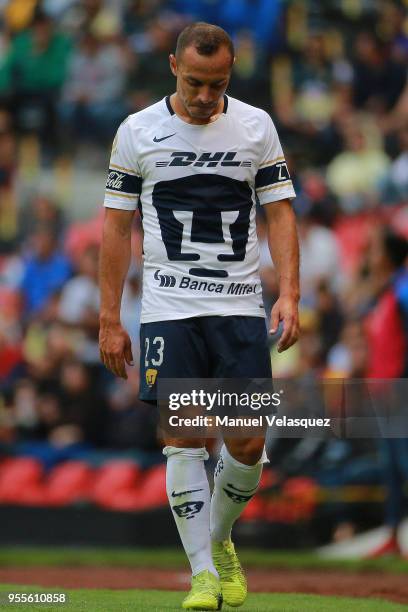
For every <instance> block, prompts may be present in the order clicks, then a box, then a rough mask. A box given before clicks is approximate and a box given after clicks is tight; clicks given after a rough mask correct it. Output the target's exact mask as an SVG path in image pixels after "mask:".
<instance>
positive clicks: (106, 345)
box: [99, 323, 134, 379]
mask: <svg viewBox="0 0 408 612" xmlns="http://www.w3.org/2000/svg"><path fill="white" fill-rule="evenodd" d="M99 352H100V356H101V361H102V363H103V364H104V366H105V367H106V368H108V370H110V371H111V372H113V374H115V376H119V377H120V378H124V379H127V374H126V368H125V365H126V363H127V364H129V365H134V363H133V355H132V343H131V340H130V337H129V334H128V333H127V331H126V330H125V329H124V328H123V327H122V325H121V324H120V323H104V324H101V327H100V330H99Z"/></svg>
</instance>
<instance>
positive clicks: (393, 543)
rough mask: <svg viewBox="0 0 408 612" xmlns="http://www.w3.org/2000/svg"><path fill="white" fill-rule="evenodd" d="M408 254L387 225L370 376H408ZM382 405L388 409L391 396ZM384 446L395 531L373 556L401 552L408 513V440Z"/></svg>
mask: <svg viewBox="0 0 408 612" xmlns="http://www.w3.org/2000/svg"><path fill="white" fill-rule="evenodd" d="M407 256H408V241H407V240H406V239H405V238H402V237H400V236H398V235H397V234H395V233H394V232H392V231H391V230H389V229H382V228H381V229H379V231H378V232H376V233H375V234H374V235H373V239H372V242H371V245H370V250H369V257H368V265H369V281H371V286H372V299H371V303H369V304H367V307H368V309H369V311H368V314H367V316H366V321H365V328H366V333H367V340H368V363H367V376H368V377H369V378H374V379H386V378H390V379H399V378H406V377H407V375H408V331H407V330H408V270H407V268H406V265H405V264H406V261H407ZM385 334H386V342H384V335H385ZM389 393H391V391H390V390H388V394H389ZM380 404H381V409H382V410H384V409H386V397H383V398H382V401H380ZM381 450H382V462H383V463H382V467H383V470H384V475H383V477H384V482H385V483H386V485H387V489H388V496H387V502H386V508H385V521H386V524H387V525H388V527H389V534H390V535H389V538H388V540H386V541H385V542H384V543H383V544H382V545H381V546H379V547H378V548H377V549H375V550H373V551H372V553H371V555H370V556H372V557H377V556H382V555H383V554H389V553H392V552H399V543H398V526H399V524H400V522H401V520H402V517H403V512H404V482H405V481H406V480H407V479H408V439H406V438H392V439H391V438H390V439H387V438H384V439H383V440H382V441H381Z"/></svg>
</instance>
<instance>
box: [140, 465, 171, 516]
mask: <svg viewBox="0 0 408 612" xmlns="http://www.w3.org/2000/svg"><path fill="white" fill-rule="evenodd" d="M139 495H140V498H141V500H142V507H143V508H153V507H156V506H163V505H166V504H167V503H168V501H167V493H166V466H165V465H164V464H160V465H155V466H154V467H151V468H149V469H148V470H146V471H145V473H144V477H143V481H142V483H141V486H140V488H139Z"/></svg>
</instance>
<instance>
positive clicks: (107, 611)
mask: <svg viewBox="0 0 408 612" xmlns="http://www.w3.org/2000/svg"><path fill="white" fill-rule="evenodd" d="M8 592H13V593H16V592H18V593H35V592H42V593H44V592H47V593H51V592H64V593H66V594H67V595H68V602H67V603H65V604H53V605H51V606H47V604H37V605H36V604H29V605H24V604H14V605H13V604H11V605H7V604H5V601H6V593H8ZM0 593H1V600H0V601H1V605H0V608H1V609H4V610H12V609H13V610H16V611H18V612H32V610H35V609H38V610H39V611H40V610H42V611H43V612H51V611H52V612H54V611H55V612H57V611H61V612H118V611H120V612H139V611H143V612H144V611H146V612H147V611H149V612H153V611H154V612H166V611H176V610H181V601H182V599H183V597H184V596H185V593H184V592H177V591H147V590H146V591H141V590H128V591H118V590H115V591H113V590H107V589H76V590H72V589H71V590H70V589H58V590H57V589H50V588H48V587H47V588H45V587H44V588H41V589H40V588H38V587H32V586H21V585H20V586H17V585H15V584H13V585H5V584H3V585H1V586H0ZM235 609H237V608H230V607H229V606H223V610H224V611H225V610H231V611H232V610H235ZM407 609H408V606H404V605H402V604H396V603H392V602H387V601H384V600H380V599H361V598H351V597H324V596H321V595H303V594H301V593H300V594H299V593H296V594H289V595H288V594H287V593H273V594H269V593H255V594H250V595H249V596H248V599H247V601H246V602H245V604H244V605H243V606H241V607H240V608H239V610H240V611H241V612H268V611H271V612H350V611H352V610H358V612H399V611H401V612H402V611H403V610H407Z"/></svg>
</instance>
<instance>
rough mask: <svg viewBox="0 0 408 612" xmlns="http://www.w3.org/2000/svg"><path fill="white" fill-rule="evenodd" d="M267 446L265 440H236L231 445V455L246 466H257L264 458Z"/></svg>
mask: <svg viewBox="0 0 408 612" xmlns="http://www.w3.org/2000/svg"><path fill="white" fill-rule="evenodd" d="M264 446H265V440H264V439H263V438H251V439H249V440H239V439H237V440H235V441H234V443H233V444H232V445H229V448H228V450H229V452H230V454H231V455H232V456H233V457H234V459H236V460H237V461H239V462H240V463H243V464H244V465H255V464H256V463H258V461H259V460H260V458H261V457H262V453H263V450H264Z"/></svg>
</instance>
